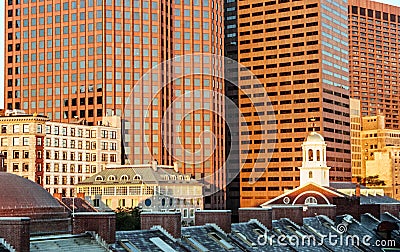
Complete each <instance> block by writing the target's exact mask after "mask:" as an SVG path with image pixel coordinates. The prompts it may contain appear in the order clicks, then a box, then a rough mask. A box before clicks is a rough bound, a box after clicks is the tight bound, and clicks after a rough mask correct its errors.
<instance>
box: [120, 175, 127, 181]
mask: <svg viewBox="0 0 400 252" xmlns="http://www.w3.org/2000/svg"><path fill="white" fill-rule="evenodd" d="M120 180H122V181H127V180H129V177H128V175H122V176H121V178H120Z"/></svg>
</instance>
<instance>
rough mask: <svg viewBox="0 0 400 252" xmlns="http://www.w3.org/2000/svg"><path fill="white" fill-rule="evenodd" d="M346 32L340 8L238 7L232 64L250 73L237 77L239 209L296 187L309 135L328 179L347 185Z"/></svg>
mask: <svg viewBox="0 0 400 252" xmlns="http://www.w3.org/2000/svg"><path fill="white" fill-rule="evenodd" d="M347 26H348V15H347V1H342V0H336V1H331V0H307V1H305V0H299V1H298V0H293V1H290V0H269V1H258V0H255V1H251V2H249V1H238V36H239V37H238V43H239V44H238V50H239V56H238V58H239V63H240V64H243V65H244V66H245V67H247V68H248V69H250V70H251V71H252V73H253V76H248V72H247V71H246V70H245V69H244V68H240V71H239V78H240V81H239V83H240V90H241V91H242V93H244V94H243V95H240V96H239V104H240V110H241V112H242V115H243V119H241V124H240V125H241V127H240V128H241V130H240V131H241V132H240V140H241V142H240V150H241V153H240V155H241V165H242V167H243V168H242V170H241V176H240V179H241V206H242V207H247V206H257V205H259V204H261V203H262V202H265V201H266V200H268V199H271V198H273V197H276V196H278V195H280V194H281V193H282V192H283V191H284V190H285V189H292V188H294V187H296V186H298V185H299V170H298V167H300V166H301V161H302V152H301V143H302V142H303V141H304V139H305V137H307V135H308V132H309V131H312V130H315V131H317V132H320V133H321V134H322V135H323V136H324V138H325V141H326V144H327V148H326V151H327V153H326V156H327V165H328V166H329V167H331V168H330V174H329V176H330V180H331V181H350V180H351V146H350V118H349V117H350V114H349V113H350V109H349V95H350V91H349V77H348V76H349V70H348V27H347ZM254 77H256V78H257V79H258V81H257V80H256V79H255V78H254ZM267 97H268V98H267ZM250 99H251V100H250ZM273 134H275V137H271V136H270V135H273ZM252 174H253V175H252ZM254 174H255V176H254Z"/></svg>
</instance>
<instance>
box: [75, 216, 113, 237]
mask: <svg viewBox="0 0 400 252" xmlns="http://www.w3.org/2000/svg"><path fill="white" fill-rule="evenodd" d="M115 230H116V217H115V213H114V212H82V213H74V215H73V216H72V234H82V233H85V232H86V231H94V232H95V233H96V234H98V235H99V236H100V237H101V238H103V239H104V240H105V241H106V242H107V243H108V244H111V243H114V242H115Z"/></svg>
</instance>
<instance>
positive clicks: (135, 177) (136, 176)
mask: <svg viewBox="0 0 400 252" xmlns="http://www.w3.org/2000/svg"><path fill="white" fill-rule="evenodd" d="M133 180H134V181H139V180H142V177H140V175H139V174H136V175H135V176H134V177H133Z"/></svg>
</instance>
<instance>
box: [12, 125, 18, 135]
mask: <svg viewBox="0 0 400 252" xmlns="http://www.w3.org/2000/svg"><path fill="white" fill-rule="evenodd" d="M13 133H19V125H18V124H17V125H13Z"/></svg>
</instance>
